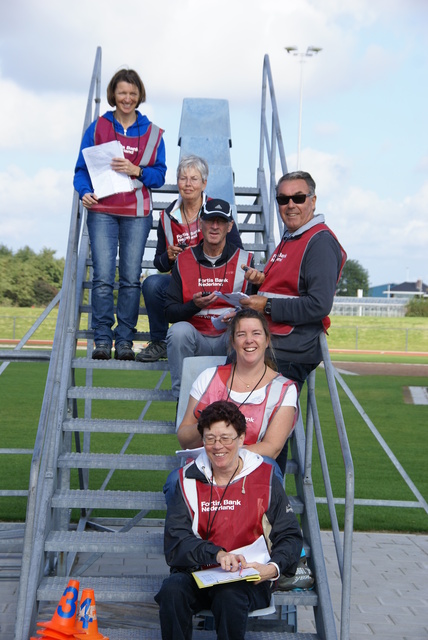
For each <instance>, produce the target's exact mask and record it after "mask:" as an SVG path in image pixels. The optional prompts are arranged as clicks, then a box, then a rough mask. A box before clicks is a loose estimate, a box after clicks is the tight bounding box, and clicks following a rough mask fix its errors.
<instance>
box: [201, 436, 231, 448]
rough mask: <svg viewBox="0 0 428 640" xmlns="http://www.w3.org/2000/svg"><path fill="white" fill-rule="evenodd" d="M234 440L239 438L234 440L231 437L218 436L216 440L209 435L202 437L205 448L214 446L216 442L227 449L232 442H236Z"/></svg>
mask: <svg viewBox="0 0 428 640" xmlns="http://www.w3.org/2000/svg"><path fill="white" fill-rule="evenodd" d="M236 438H239V436H236V437H235V438H232V436H219V437H218V438H216V437H215V436H211V435H209V436H204V437H203V442H204V445H205V446H207V447H212V446H214V445H215V443H216V442H220V444H223V445H225V446H226V447H227V445H229V444H232V442H233V441H234V440H236Z"/></svg>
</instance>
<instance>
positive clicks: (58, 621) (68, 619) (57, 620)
mask: <svg viewBox="0 0 428 640" xmlns="http://www.w3.org/2000/svg"><path fill="white" fill-rule="evenodd" d="M78 597H79V581H78V580H70V581H69V583H68V585H67V587H66V589H65V591H64V593H63V594H62V598H61V600H60V601H59V604H58V606H57V608H56V611H55V613H54V614H53V616H52V620H49V621H48V622H38V623H37V626H38V627H43V629H42V630H41V631H40V630H38V631H37V633H38V634H40V635H41V638H38V640H44V638H55V640H67V638H70V636H73V635H74V634H75V633H77V632H78V629H77V627H76V626H75V622H76V612H77V599H78Z"/></svg>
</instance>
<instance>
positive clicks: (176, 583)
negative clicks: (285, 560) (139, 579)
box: [155, 571, 271, 640]
mask: <svg viewBox="0 0 428 640" xmlns="http://www.w3.org/2000/svg"><path fill="white" fill-rule="evenodd" d="M270 597H271V587H270V582H269V581H266V582H262V583H261V584H259V585H256V584H254V583H252V582H246V581H242V582H235V583H228V584H222V585H219V586H216V587H209V588H206V589H199V587H198V586H197V584H196V581H195V579H194V578H193V576H192V575H191V574H190V573H185V572H181V571H177V572H174V573H171V575H170V576H169V577H168V578H166V579H165V580H164V581H163V583H162V587H161V589H160V591H159V593H158V594H156V596H155V601H156V602H157V603H158V605H159V619H160V624H161V630H162V640H190V639H191V638H192V616H193V615H194V614H195V613H198V611H201V610H202V609H211V611H212V613H213V616H214V620H215V627H216V631H217V637H218V638H220V640H243V638H245V630H246V627H247V618H248V614H249V613H250V611H255V610H256V609H264V608H265V607H267V606H269V602H270Z"/></svg>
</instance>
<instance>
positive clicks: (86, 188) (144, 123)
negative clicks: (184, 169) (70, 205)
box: [73, 111, 166, 199]
mask: <svg viewBox="0 0 428 640" xmlns="http://www.w3.org/2000/svg"><path fill="white" fill-rule="evenodd" d="M136 113H137V120H136V121H135V122H134V124H133V125H131V126H130V127H129V128H128V130H127V134H128V135H129V136H135V137H138V134H140V135H144V134H145V133H146V131H147V129H148V127H149V125H150V120H149V119H148V118H147V116H143V115H142V114H141V113H140V112H139V111H137V112H136ZM104 118H107V120H110V122H113V111H107V112H106V113H105V114H104ZM95 125H96V120H95V121H94V122H92V124H90V125H89V127H88V128H87V129H86V131H85V134H84V136H83V139H82V144H81V145H80V152H79V157H78V158H77V163H76V168H75V170H74V180H73V184H74V188H75V189H76V191H77V192H78V194H79V197H80V199H82V198H83V196H84V195H85V193H93V187H92V183H91V179H90V177H89V173H88V169H87V167H86V163H85V159H84V157H83V154H82V149H86V148H87V147H93V146H94V144H95ZM115 126H116V128H117V132H118V133H120V134H122V135H124V130H123V127H122V125H121V124H120V123H119V122H118V121H117V120H116V121H115ZM165 174H166V164H165V143H164V141H163V139H162V140H161V141H160V144H159V148H158V153H157V158H156V162H155V164H153V165H151V166H149V167H145V169H144V174H143V184H144V185H145V186H146V187H147V188H148V189H158V188H159V187H161V186H162V185H163V184H164V183H165Z"/></svg>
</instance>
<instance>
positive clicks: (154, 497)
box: [52, 489, 166, 511]
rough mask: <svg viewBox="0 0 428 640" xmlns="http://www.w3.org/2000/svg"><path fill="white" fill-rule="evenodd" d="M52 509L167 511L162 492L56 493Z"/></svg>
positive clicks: (88, 491)
mask: <svg viewBox="0 0 428 640" xmlns="http://www.w3.org/2000/svg"><path fill="white" fill-rule="evenodd" d="M52 507H54V508H55V507H57V508H59V507H61V508H64V507H67V508H71V509H73V508H74V509H81V508H87V509H88V508H91V509H133V510H142V509H146V510H152V509H156V510H161V511H165V510H166V505H165V497H164V495H163V493H162V491H113V490H99V491H97V490H96V489H76V490H74V489H67V490H65V491H56V492H55V493H54V495H53V496H52Z"/></svg>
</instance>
